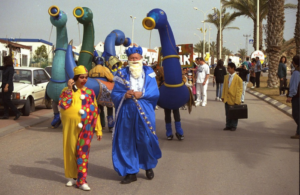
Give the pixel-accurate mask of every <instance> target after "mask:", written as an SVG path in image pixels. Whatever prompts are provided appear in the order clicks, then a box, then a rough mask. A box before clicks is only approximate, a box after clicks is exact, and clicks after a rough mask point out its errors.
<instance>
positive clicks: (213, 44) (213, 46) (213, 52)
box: [210, 41, 217, 64]
mask: <svg viewBox="0 0 300 195" xmlns="http://www.w3.org/2000/svg"><path fill="white" fill-rule="evenodd" d="M216 54H217V45H216V42H214V41H213V42H211V43H210V56H211V61H210V64H214V62H215V55H216Z"/></svg>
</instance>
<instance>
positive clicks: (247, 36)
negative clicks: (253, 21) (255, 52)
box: [243, 35, 251, 56]
mask: <svg viewBox="0 0 300 195" xmlns="http://www.w3.org/2000/svg"><path fill="white" fill-rule="evenodd" d="M243 36H244V37H246V56H248V43H249V41H248V38H249V37H250V36H251V35H243Z"/></svg>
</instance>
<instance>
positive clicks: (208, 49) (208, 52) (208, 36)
mask: <svg viewBox="0 0 300 195" xmlns="http://www.w3.org/2000/svg"><path fill="white" fill-rule="evenodd" d="M208 28H209V31H208V32H209V33H208V53H209V54H210V30H211V29H212V28H210V26H208Z"/></svg>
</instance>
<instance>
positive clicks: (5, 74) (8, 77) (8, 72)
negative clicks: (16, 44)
mask: <svg viewBox="0 0 300 195" xmlns="http://www.w3.org/2000/svg"><path fill="white" fill-rule="evenodd" d="M0 70H2V85H1V88H2V89H4V88H5V85H6V84H7V83H8V91H13V90H14V83H13V76H14V73H15V69H14V67H13V66H0Z"/></svg>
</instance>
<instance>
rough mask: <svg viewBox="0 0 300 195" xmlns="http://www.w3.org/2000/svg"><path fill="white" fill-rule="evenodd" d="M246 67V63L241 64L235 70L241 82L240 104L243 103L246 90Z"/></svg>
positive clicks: (247, 71) (247, 72)
mask: <svg viewBox="0 0 300 195" xmlns="http://www.w3.org/2000/svg"><path fill="white" fill-rule="evenodd" d="M247 66H248V63H247V62H243V64H242V65H241V67H240V68H237V69H236V71H238V72H239V76H240V77H241V79H242V80H243V93H242V98H241V100H242V103H244V102H245V92H246V89H247V84H248V82H247V75H248V74H249V70H247Z"/></svg>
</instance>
